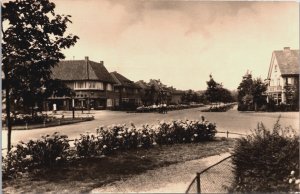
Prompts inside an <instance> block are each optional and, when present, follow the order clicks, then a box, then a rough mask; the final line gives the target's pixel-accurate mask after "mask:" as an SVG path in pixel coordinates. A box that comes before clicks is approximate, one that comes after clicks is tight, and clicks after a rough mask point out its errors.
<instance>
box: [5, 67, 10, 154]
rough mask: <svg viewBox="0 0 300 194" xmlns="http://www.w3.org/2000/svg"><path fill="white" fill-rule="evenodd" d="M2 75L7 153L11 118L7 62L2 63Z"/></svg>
mask: <svg viewBox="0 0 300 194" xmlns="http://www.w3.org/2000/svg"><path fill="white" fill-rule="evenodd" d="M4 75H5V82H6V84H5V98H6V125H7V153H8V152H9V151H10V149H11V118H10V96H9V90H10V87H9V85H10V83H9V79H8V69H7V64H6V65H4Z"/></svg>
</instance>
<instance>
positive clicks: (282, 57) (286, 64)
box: [274, 50, 299, 75]
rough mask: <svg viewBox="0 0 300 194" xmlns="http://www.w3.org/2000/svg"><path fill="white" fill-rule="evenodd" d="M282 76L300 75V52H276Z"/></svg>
mask: <svg viewBox="0 0 300 194" xmlns="http://www.w3.org/2000/svg"><path fill="white" fill-rule="evenodd" d="M274 54H275V57H276V60H277V63H278V66H279V69H280V72H281V74H282V75H297V74H298V75H299V50H280V51H274Z"/></svg>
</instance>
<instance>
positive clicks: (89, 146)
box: [75, 120, 217, 157]
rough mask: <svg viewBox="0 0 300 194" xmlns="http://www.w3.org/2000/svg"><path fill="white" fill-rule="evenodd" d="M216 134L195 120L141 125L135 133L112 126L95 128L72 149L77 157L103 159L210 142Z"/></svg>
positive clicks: (213, 127) (122, 126)
mask: <svg viewBox="0 0 300 194" xmlns="http://www.w3.org/2000/svg"><path fill="white" fill-rule="evenodd" d="M216 132H217V131H216V125H215V124H212V123H209V122H208V121H197V120H194V121H189V120H177V121H171V122H164V121H161V122H159V124H157V125H155V126H153V125H151V126H150V125H148V124H145V125H142V126H141V127H140V128H138V129H137V128H136V127H135V125H134V124H131V126H129V127H127V126H126V125H125V124H123V125H112V126H108V127H107V128H106V129H105V128H104V127H98V128H97V129H96V134H81V137H80V138H79V139H76V140H75V149H76V153H77V155H78V156H80V157H93V156H101V155H106V154H109V153H111V152H113V151H114V150H128V149H136V148H150V147H152V146H155V145H157V144H159V145H163V144H173V143H190V142H200V141H204V140H211V139H212V138H213V137H214V136H215V133H216Z"/></svg>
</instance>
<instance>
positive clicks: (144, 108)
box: [136, 104, 204, 112]
mask: <svg viewBox="0 0 300 194" xmlns="http://www.w3.org/2000/svg"><path fill="white" fill-rule="evenodd" d="M202 106H204V105H203V104H191V105H187V104H178V105H168V106H167V110H168V111H172V110H182V109H187V108H198V107H202ZM159 111H160V107H159V106H156V105H151V106H140V107H137V108H136V112H159Z"/></svg>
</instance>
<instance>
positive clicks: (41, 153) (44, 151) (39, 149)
mask: <svg viewBox="0 0 300 194" xmlns="http://www.w3.org/2000/svg"><path fill="white" fill-rule="evenodd" d="M69 147H70V145H69V142H68V137H67V136H66V135H60V134H59V133H58V132H55V133H54V134H53V135H51V136H50V135H46V136H42V137H41V139H38V140H35V141H33V140H30V141H29V142H27V143H24V142H22V141H21V142H20V143H19V144H17V145H16V146H15V147H12V149H11V150H10V152H9V153H8V154H7V156H6V157H5V158H2V161H3V162H2V165H3V166H2V171H3V176H4V177H12V176H15V175H16V173H18V172H26V171H30V170H33V169H35V168H40V167H52V166H54V165H55V164H56V163H58V162H63V161H65V160H66V159H67V157H68V151H69Z"/></svg>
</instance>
